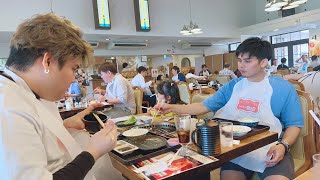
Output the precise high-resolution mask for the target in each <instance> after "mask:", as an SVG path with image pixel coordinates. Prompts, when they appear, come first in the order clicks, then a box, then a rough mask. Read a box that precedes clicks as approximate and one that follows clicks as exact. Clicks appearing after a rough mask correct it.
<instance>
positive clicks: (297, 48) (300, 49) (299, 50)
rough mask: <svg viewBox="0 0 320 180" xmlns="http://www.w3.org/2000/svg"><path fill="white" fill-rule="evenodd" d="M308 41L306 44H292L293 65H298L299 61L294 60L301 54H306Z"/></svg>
mask: <svg viewBox="0 0 320 180" xmlns="http://www.w3.org/2000/svg"><path fill="white" fill-rule="evenodd" d="M308 48H309V46H308V43H307V44H298V45H294V46H293V66H299V65H300V63H296V62H295V61H296V60H297V59H299V58H300V57H301V56H302V55H307V56H308Z"/></svg>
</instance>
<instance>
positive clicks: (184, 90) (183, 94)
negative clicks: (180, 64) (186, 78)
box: [178, 82, 191, 104]
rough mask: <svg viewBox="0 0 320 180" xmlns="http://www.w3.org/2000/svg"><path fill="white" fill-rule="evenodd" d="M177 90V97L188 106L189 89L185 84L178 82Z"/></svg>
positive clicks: (189, 99)
mask: <svg viewBox="0 0 320 180" xmlns="http://www.w3.org/2000/svg"><path fill="white" fill-rule="evenodd" d="M178 89H179V95H180V99H181V101H183V102H185V103H187V104H190V102H191V93H190V89H189V87H188V85H187V83H185V82H179V83H178Z"/></svg>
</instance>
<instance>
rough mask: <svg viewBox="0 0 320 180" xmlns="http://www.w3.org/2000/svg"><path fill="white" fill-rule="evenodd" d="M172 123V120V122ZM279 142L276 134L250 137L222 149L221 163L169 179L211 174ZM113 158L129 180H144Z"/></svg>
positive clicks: (117, 167) (131, 168) (195, 169)
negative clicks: (223, 166)
mask: <svg viewBox="0 0 320 180" xmlns="http://www.w3.org/2000/svg"><path fill="white" fill-rule="evenodd" d="M161 121H162V120H161V118H160V117H157V118H156V119H155V120H154V122H161ZM171 121H172V120H171ZM277 140H278V134H277V133H275V132H270V131H267V132H263V133H260V134H257V135H254V136H251V137H248V138H246V139H244V140H242V141H241V142H240V144H239V145H233V147H222V148H221V154H220V155H218V156H216V158H218V159H219V161H216V162H213V163H209V164H206V165H203V166H199V167H198V168H194V169H190V170H187V171H185V172H183V173H180V174H176V175H173V176H171V177H169V178H167V179H192V177H193V175H198V174H205V173H210V171H212V170H214V169H217V168H219V167H221V165H222V164H223V163H225V162H228V161H230V160H231V159H234V158H236V157H239V156H241V155H244V154H246V153H248V152H251V151H253V150H256V149H258V148H260V147H263V146H265V145H267V144H270V143H272V142H275V141H277ZM110 158H111V161H112V164H113V166H114V167H115V168H116V169H117V170H119V171H120V172H121V173H122V174H123V175H124V176H126V177H127V178H129V179H144V177H143V175H141V174H136V173H135V172H134V171H133V169H134V168H135V167H133V166H126V165H124V164H122V163H121V162H119V161H117V160H116V159H114V158H112V157H111V156H110Z"/></svg>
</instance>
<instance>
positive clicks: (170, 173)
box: [0, 0, 320, 180]
mask: <svg viewBox="0 0 320 180" xmlns="http://www.w3.org/2000/svg"><path fill="white" fill-rule="evenodd" d="M0 12H1V13H2V16H0V22H2V23H0V69H1V70H2V69H4V68H5V64H6V62H7V59H8V56H9V51H10V47H9V46H10V39H11V38H12V36H13V35H14V33H15V30H16V28H17V26H18V25H19V24H20V23H22V22H23V21H24V20H25V19H27V18H30V17H32V16H33V15H35V14H43V13H50V12H52V13H54V14H56V15H58V16H62V17H64V18H66V19H68V20H70V21H71V22H72V23H74V24H75V25H76V26H78V27H79V28H80V29H81V31H82V32H83V34H84V39H85V40H86V41H87V42H89V43H90V45H91V46H92V48H93V50H94V53H93V55H91V56H90V57H89V58H88V59H87V60H86V61H85V62H84V63H82V64H81V66H80V70H79V71H78V72H79V74H80V76H81V77H82V82H81V84H80V85H81V97H82V98H80V100H75V98H73V97H72V96H67V95H66V97H65V98H63V99H61V100H60V101H56V105H57V108H59V112H60V115H61V118H62V119H67V118H69V117H71V116H74V115H76V114H78V113H79V112H81V111H83V110H84V109H85V108H87V107H88V106H89V105H90V104H93V103H96V102H98V101H101V96H103V93H101V91H97V89H98V90H104V91H105V90H106V88H108V87H109V86H108V82H105V80H104V79H103V78H102V77H101V76H102V74H101V73H102V72H101V70H100V69H99V68H100V67H101V66H102V65H104V64H105V63H110V64H113V65H114V66H115V67H116V69H117V72H118V74H120V75H121V76H123V77H124V78H125V79H126V80H127V82H129V83H130V84H131V85H132V92H133V96H134V97H133V98H134V102H135V105H136V106H135V107H136V109H135V111H134V113H133V112H132V111H129V112H130V113H129V114H128V115H126V116H122V117H112V116H113V115H108V114H104V112H106V111H112V110H113V108H115V107H117V104H115V107H114V105H113V104H112V103H108V102H104V105H105V106H103V108H100V109H99V110H98V111H95V113H97V114H98V115H99V116H98V117H96V116H94V117H93V121H94V122H95V123H94V124H90V123H88V122H87V121H88V119H83V121H84V123H85V129H84V130H83V131H85V132H86V133H88V134H94V133H96V132H98V131H99V130H100V129H101V128H102V127H103V126H102V125H100V124H99V123H98V120H96V119H102V121H103V122H106V121H107V120H108V121H109V120H112V121H114V122H115V124H116V125H117V131H118V141H117V144H116V146H115V147H114V149H113V150H112V151H110V152H109V153H108V156H109V157H110V160H111V163H112V166H113V168H114V171H117V172H119V173H120V174H121V176H122V178H124V179H196V178H203V179H205V178H207V177H209V179H214V180H217V179H220V175H221V174H220V168H221V167H222V166H223V164H225V163H227V162H229V161H230V160H232V159H234V158H237V157H240V156H242V155H244V154H247V153H249V152H252V151H255V150H257V149H259V148H262V147H264V146H267V145H269V144H272V143H275V142H277V141H278V138H279V137H278V133H276V132H273V131H270V127H268V126H267V125H264V124H261V123H259V119H254V118H250V117H245V118H244V119H242V120H239V119H229V120H225V119H223V118H217V117H215V113H214V112H208V113H206V114H201V115H193V114H189V115H187V114H183V115H182V114H178V113H166V114H164V113H161V112H160V110H158V109H156V108H153V107H152V104H154V103H155V104H156V106H158V107H159V106H160V107H161V103H164V101H160V100H159V96H160V95H159V93H160V94H161V91H159V88H158V86H160V84H161V83H162V82H166V81H168V82H172V83H174V84H176V86H177V88H178V95H179V96H180V100H181V102H182V103H183V104H184V105H189V104H192V103H202V102H204V101H206V100H207V99H208V98H209V97H212V96H214V95H215V94H216V93H218V92H219V89H220V88H221V87H223V86H227V85H228V83H229V82H232V81H234V80H233V79H234V78H233V77H232V75H231V74H229V72H231V73H234V74H235V75H236V78H241V74H240V75H239V76H238V74H237V71H239V68H238V64H239V58H238V57H237V56H236V50H237V48H238V47H239V45H240V44H241V43H242V42H243V41H245V40H246V39H248V38H252V37H258V38H261V39H262V40H265V41H268V42H270V44H271V47H272V60H269V62H268V66H267V67H266V70H265V71H266V73H267V74H268V76H269V77H277V78H280V79H284V80H286V81H289V83H291V84H292V86H294V88H295V90H296V92H297V94H298V97H299V101H300V104H301V111H302V117H303V124H304V126H303V127H302V128H301V131H300V134H299V135H298V137H297V139H296V142H295V143H294V144H291V145H290V146H291V147H290V148H289V150H290V149H291V150H290V152H289V151H288V153H290V155H291V156H292V159H293V161H294V178H295V179H299V180H304V179H319V176H320V154H318V153H320V139H319V137H320V131H319V125H320V121H319V118H320V117H319V115H320V113H319V110H320V93H319V92H320V89H319V88H320V76H319V74H317V72H319V70H320V59H319V58H320V57H319V56H320V2H319V0H264V1H262V0H258V1H257V0H245V1H243V0H242V1H240V0H68V1H61V0H60V1H59V0H43V1H36V0H27V1H18V0H11V1H6V2H5V3H4V2H2V3H1V6H0ZM304 56H305V57H306V58H307V64H308V67H307V69H305V70H301V69H303V67H302V65H301V62H300V61H303V57H304ZM283 58H286V61H282V59H283ZM315 58H316V59H315ZM302 63H303V62H302ZM314 64H315V65H314ZM203 65H205V67H206V68H207V70H209V71H210V74H207V75H205V74H204V72H203V73H202V74H201V73H200V72H202V71H205V70H204V69H203ZM226 65H227V66H226ZM281 65H286V66H287V68H279V66H281ZM141 66H142V67H145V70H144V69H142V71H141V72H145V74H143V78H144V82H143V83H144V84H148V83H149V82H150V83H149V85H148V86H147V87H139V86H138V85H135V84H134V81H135V80H134V79H135V78H136V76H137V75H139V74H142V73H141V72H140V71H139V69H140V67H141ZM175 67H178V69H179V70H178V74H182V75H183V76H186V79H184V80H181V79H180V77H179V79H178V75H177V74H176V71H175ZM192 70H193V73H191V74H192V75H193V76H194V77H193V76H192V77H191V78H188V74H190V72H192ZM224 70H225V71H224ZM179 71H180V73H179ZM302 71H304V72H302ZM225 72H228V73H225ZM199 73H200V74H199ZM306 74H307V75H308V76H306ZM197 75H199V76H197ZM300 75H301V76H300ZM175 76H176V77H177V79H178V80H177V81H175V82H173V81H170V80H174V77H175ZM311 76H312V77H313V78H312V80H310V81H309V80H305V79H306V78H309V77H311ZM309 79H310V78H309ZM145 82H146V83H145ZM109 83H111V82H109ZM172 83H171V86H173V85H172ZM308 83H309V84H308ZM169 84H170V83H169ZM162 85H163V84H162ZM161 87H162V86H161ZM146 89H149V90H150V91H151V95H150V94H147V93H146V91H145V90H146ZM70 92H71V91H70V90H68V91H67V92H66V94H68V93H69V94H70ZM97 92H99V93H97ZM107 92H108V91H107ZM71 94H72V93H71ZM105 96H106V95H105ZM145 96H149V99H144V97H145ZM153 97H154V100H155V102H152V100H150V99H151V98H153ZM159 104H160V105H159ZM153 106H154V105H153ZM2 108H4V107H2ZM160 109H161V108H160ZM95 113H93V115H96V114H95ZM290 113H293V114H294V113H295V112H290ZM186 119H188V120H189V121H188V123H189V124H188V125H187V126H188V128H187V130H188V131H186V132H187V135H185V134H179V133H181V132H180V131H179V130H180V129H184V128H186V127H182V128H181V127H179V126H180V125H181V122H180V120H181V121H182V120H186ZM100 121H101V120H100ZM100 121H99V122H100ZM184 123H185V122H184ZM184 123H182V124H184ZM184 125H185V124H184ZM224 126H226V128H224ZM208 127H210V128H208ZM230 127H232V128H233V130H232V129H231V130H230V129H228V128H230ZM237 128H239V129H237ZM246 128H248V129H246ZM206 129H209V130H208V131H210V132H207V131H206ZM224 131H225V132H224ZM230 131H231V134H230ZM228 132H229V134H228ZM182 133H185V132H184V131H183V132H182ZM207 133H208V134H207ZM210 133H212V134H214V135H212V137H211V136H210V135H211V134H210ZM230 136H231V144H230V141H229V144H228V143H227V141H228V140H230ZM200 141H201V142H200ZM206 143H207V144H209V146H210V145H213V149H210V147H209V149H207V148H208V147H207V146H205V144H206ZM281 143H282V142H280V144H281ZM286 150H287V147H286ZM161 162H166V164H165V165H163V164H161ZM143 167H145V169H143ZM0 171H1V170H0ZM283 171H287V169H283ZM0 174H1V172H0ZM0 179H1V178H0ZM97 179H98V178H97ZM106 179H108V178H107V177H106ZM251 179H259V177H258V175H257V174H256V173H255V174H254V175H253V177H252V178H251Z"/></svg>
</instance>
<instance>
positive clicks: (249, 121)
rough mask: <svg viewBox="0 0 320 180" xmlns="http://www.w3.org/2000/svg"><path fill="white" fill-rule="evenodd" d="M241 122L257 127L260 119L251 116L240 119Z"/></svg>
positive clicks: (244, 124)
mask: <svg viewBox="0 0 320 180" xmlns="http://www.w3.org/2000/svg"><path fill="white" fill-rule="evenodd" d="M239 122H240V125H242V126H248V127H256V126H257V125H258V123H259V121H258V120H257V119H255V118H250V117H247V118H242V119H240V120H239Z"/></svg>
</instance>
